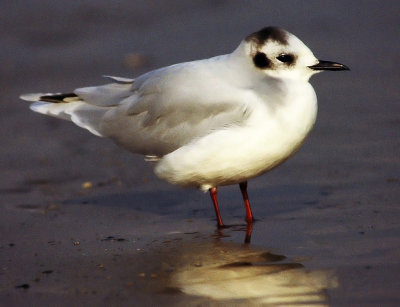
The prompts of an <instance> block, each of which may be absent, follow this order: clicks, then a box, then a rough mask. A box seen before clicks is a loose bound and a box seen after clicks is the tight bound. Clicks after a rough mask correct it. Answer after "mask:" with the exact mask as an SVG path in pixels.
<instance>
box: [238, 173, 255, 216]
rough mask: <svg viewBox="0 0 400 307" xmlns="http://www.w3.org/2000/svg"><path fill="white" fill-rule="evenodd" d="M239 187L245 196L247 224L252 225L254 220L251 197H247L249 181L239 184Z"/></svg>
mask: <svg viewBox="0 0 400 307" xmlns="http://www.w3.org/2000/svg"><path fill="white" fill-rule="evenodd" d="M239 187H240V191H241V192H242V195H243V201H244V207H245V208H246V222H247V224H252V223H253V221H254V219H253V214H252V213H251V208H250V202H249V196H248V195H247V181H243V182H241V183H239Z"/></svg>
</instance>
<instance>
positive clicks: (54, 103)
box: [20, 93, 106, 136]
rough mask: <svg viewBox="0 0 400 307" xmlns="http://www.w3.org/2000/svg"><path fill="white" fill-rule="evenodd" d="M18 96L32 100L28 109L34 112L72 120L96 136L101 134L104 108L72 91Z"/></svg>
mask: <svg viewBox="0 0 400 307" xmlns="http://www.w3.org/2000/svg"><path fill="white" fill-rule="evenodd" d="M20 98H21V99H22V100H25V101H31V102H33V103H32V104H31V105H30V109H31V110H32V111H34V112H38V113H41V114H45V115H50V116H54V117H57V118H61V119H65V120H69V121H72V122H73V123H75V124H76V125H78V126H79V127H82V128H85V129H87V130H89V131H90V132H91V133H93V134H95V135H97V136H103V134H102V132H101V129H100V122H101V118H102V117H103V116H104V113H105V112H106V110H105V108H102V107H99V106H95V105H90V104H88V103H86V102H85V101H84V100H82V99H81V98H80V97H78V96H77V95H76V94H74V93H68V94H60V93H54V94H51V93H47V94H42V93H35V94H26V95H21V96H20Z"/></svg>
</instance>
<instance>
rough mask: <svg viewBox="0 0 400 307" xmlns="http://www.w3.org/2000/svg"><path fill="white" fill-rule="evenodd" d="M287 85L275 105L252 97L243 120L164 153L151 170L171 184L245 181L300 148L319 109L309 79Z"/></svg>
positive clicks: (189, 184) (211, 184)
mask: <svg viewBox="0 0 400 307" xmlns="http://www.w3.org/2000/svg"><path fill="white" fill-rule="evenodd" d="M288 88H290V89H291V90H290V92H288V91H286V95H285V97H283V98H282V99H280V101H277V102H276V103H273V104H271V103H266V101H263V100H262V99H253V100H252V101H251V103H250V104H249V108H252V110H251V115H250V116H249V117H248V119H247V120H246V122H245V123H244V124H241V125H240V126H239V125H237V126H235V125H233V126H230V127H226V129H220V130H217V131H214V132H212V133H210V134H208V135H206V136H204V137H202V138H199V139H195V140H193V141H192V142H190V143H189V144H187V145H185V146H183V147H181V148H179V149H177V150H175V151H173V152H172V153H170V154H168V155H165V156H164V157H163V158H162V159H161V160H160V161H159V162H158V163H157V164H156V166H155V173H156V174H157V175H158V176H159V177H160V178H162V179H165V180H167V181H169V182H171V183H173V184H179V185H182V186H196V187H200V188H201V189H203V190H208V189H209V188H210V187H213V186H220V185H229V184H234V183H239V182H242V181H245V180H247V179H250V178H253V177H255V176H257V175H260V174H262V173H264V172H266V171H268V170H270V169H271V168H273V167H275V166H277V165H278V164H280V163H282V162H283V161H285V160H286V159H287V158H288V157H290V156H291V155H292V154H293V153H294V152H295V151H296V150H297V149H298V148H299V147H300V146H301V144H302V143H303V141H304V139H305V137H306V136H307V134H308V133H309V131H310V129H311V128H312V126H313V124H314V122H315V117H316V112H317V100H316V96H315V92H314V90H313V88H312V87H311V85H310V84H309V83H306V82H302V83H301V84H299V85H294V84H290V87H289V86H288Z"/></svg>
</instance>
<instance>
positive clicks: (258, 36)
mask: <svg viewBox="0 0 400 307" xmlns="http://www.w3.org/2000/svg"><path fill="white" fill-rule="evenodd" d="M324 70H331V71H339V70H349V68H348V67H347V66H345V65H343V64H340V63H336V62H330V61H322V60H318V59H317V58H316V57H315V56H314V55H313V53H312V52H311V50H310V49H309V48H308V47H307V46H306V45H305V44H304V43H303V42H302V41H300V40H299V39H298V38H297V37H296V36H294V35H293V34H291V33H289V32H287V31H285V30H283V29H281V28H278V27H265V28H263V29H261V30H259V31H257V32H254V33H252V34H250V35H248V36H247V37H246V38H245V39H244V40H243V41H242V42H241V43H240V44H239V46H238V47H237V48H236V49H235V50H234V51H233V52H232V53H230V54H225V55H220V56H216V57H212V58H209V59H203V60H197V61H192V62H184V63H180V64H175V65H171V66H168V67H163V68H159V69H156V70H153V71H150V72H148V73H145V74H143V75H141V76H139V77H137V78H136V79H129V78H122V77H114V76H105V77H106V78H108V79H109V80H110V81H111V83H108V84H105V85H101V86H93V87H84V88H78V89H76V90H74V91H73V92H72V93H66V94H63V93H53V94H50V93H46V94H44V93H39V94H27V95H22V96H21V97H20V98H21V99H23V100H27V101H33V102H34V103H33V104H31V105H30V108H31V109H32V110H33V111H35V112H38V113H42V114H46V115H51V116H55V117H58V118H62V119H66V120H70V121H72V122H73V123H75V124H76V125H78V126H79V127H82V128H85V129H87V130H89V131H90V132H91V133H93V134H95V135H97V136H100V137H108V138H110V139H112V140H114V141H115V142H116V143H117V144H118V145H120V146H122V147H123V148H125V149H127V150H129V151H131V152H133V153H137V154H142V155H144V156H145V160H146V161H149V162H151V163H152V165H153V167H154V172H155V174H156V175H157V176H158V177H159V178H161V179H164V180H166V181H168V182H170V183H172V184H177V185H180V186H184V187H196V188H200V189H201V190H203V191H209V192H210V195H211V199H212V202H213V205H214V209H215V213H216V217H217V226H218V227H224V223H223V221H222V218H221V214H220V210H219V205H218V200H217V187H219V186H225V185H232V184H239V187H240V190H241V193H242V196H243V201H244V205H245V210H246V218H245V219H246V222H247V224H248V225H252V222H253V214H252V211H251V208H250V203H249V197H248V194H247V181H248V180H249V179H251V178H254V177H256V176H259V175H261V174H263V173H265V172H267V171H269V170H271V169H272V168H274V167H276V166H278V165H279V164H281V163H283V162H284V161H286V160H287V159H288V158H289V157H290V156H291V155H293V154H294V153H295V152H296V151H297V150H298V149H299V147H300V146H301V145H302V144H303V142H304V140H305V138H306V136H307V135H308V133H309V132H310V130H311V128H312V127H313V125H314V122H315V119H316V114H317V98H316V94H315V92H314V89H313V87H312V86H311V84H310V83H309V82H308V81H309V79H310V77H311V76H312V75H313V74H315V73H317V72H321V71H324Z"/></svg>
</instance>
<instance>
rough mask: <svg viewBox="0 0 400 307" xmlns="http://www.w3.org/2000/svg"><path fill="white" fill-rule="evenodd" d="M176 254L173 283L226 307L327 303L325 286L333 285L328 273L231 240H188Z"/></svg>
mask: <svg viewBox="0 0 400 307" xmlns="http://www.w3.org/2000/svg"><path fill="white" fill-rule="evenodd" d="M179 253H180V256H179V257H178V258H177V259H176V261H177V265H176V268H177V269H176V271H175V273H173V275H172V277H171V280H172V284H173V285H174V286H175V287H176V288H179V289H180V290H181V291H182V292H184V293H186V294H189V295H194V296H198V297H207V298H209V299H212V300H216V301H218V302H220V303H222V304H224V305H225V304H234V305H235V306H236V305H241V304H243V305H244V306H251V305H255V306H257V305H279V306H280V305H282V306H288V305H290V306H291V305H296V306H310V305H311V306H326V305H327V297H326V293H325V290H326V289H328V288H335V287H337V280H336V276H335V274H334V273H333V272H332V271H307V270H305V269H304V267H303V265H302V264H300V263H297V262H288V261H286V259H285V257H284V256H281V255H275V254H272V253H270V252H265V251H260V250H255V249H249V248H245V247H243V246H239V245H235V244H227V243H219V244H215V245H214V244H210V243H203V244H202V243H200V244H186V245H184V246H181V247H180V248H179ZM194 305H196V304H194Z"/></svg>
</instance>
